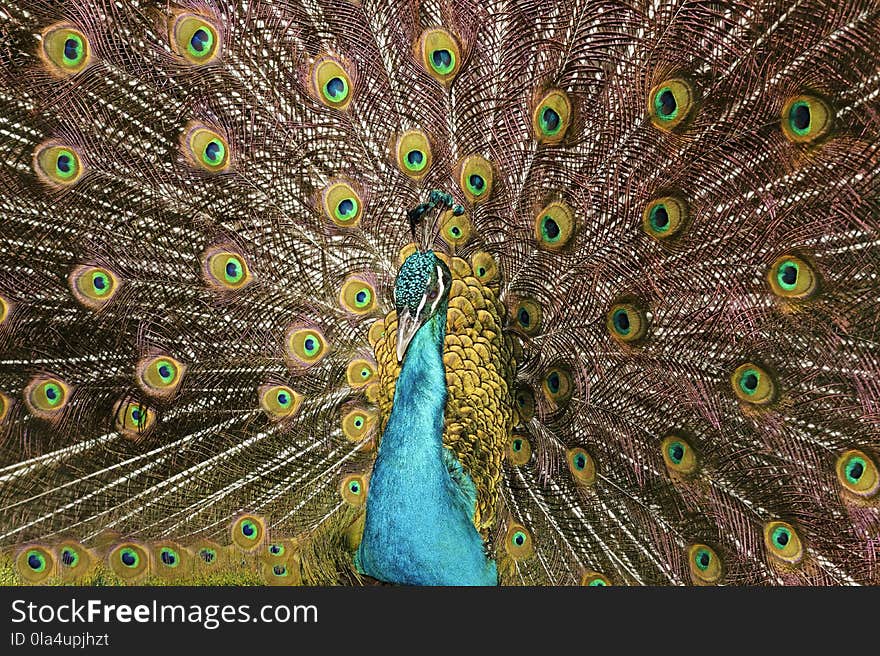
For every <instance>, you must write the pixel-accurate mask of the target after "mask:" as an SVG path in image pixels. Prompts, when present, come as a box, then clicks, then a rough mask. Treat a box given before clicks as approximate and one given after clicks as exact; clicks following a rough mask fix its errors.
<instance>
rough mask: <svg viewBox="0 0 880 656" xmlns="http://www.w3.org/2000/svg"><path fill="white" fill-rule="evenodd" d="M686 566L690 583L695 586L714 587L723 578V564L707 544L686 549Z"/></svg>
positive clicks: (693, 545)
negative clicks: (689, 574)
mask: <svg viewBox="0 0 880 656" xmlns="http://www.w3.org/2000/svg"><path fill="white" fill-rule="evenodd" d="M688 566H689V567H690V570H691V581H693V583H694V584H696V585H714V584H716V583H718V582H719V581H721V579H722V578H724V563H723V562H722V561H721V558H719V557H718V554H717V553H716V552H715V550H714V549H713V548H712V547H710V546H709V545H707V544H702V543H697V544H692V545H691V546H690V547H688Z"/></svg>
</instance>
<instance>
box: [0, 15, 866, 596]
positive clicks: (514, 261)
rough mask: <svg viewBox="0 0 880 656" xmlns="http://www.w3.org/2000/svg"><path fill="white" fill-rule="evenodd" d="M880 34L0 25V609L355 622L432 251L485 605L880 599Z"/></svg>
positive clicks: (122, 20)
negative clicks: (798, 596)
mask: <svg viewBox="0 0 880 656" xmlns="http://www.w3.org/2000/svg"><path fill="white" fill-rule="evenodd" d="M878 34H880V6H878V4H877V2H876V0H802V1H800V2H777V1H776V0H717V1H716V0H706V1H704V0H699V1H697V0H565V1H561V0H540V1H539V0H481V1H479V2H477V1H476V0H423V1H419V2H413V1H409V0H360V1H358V2H348V1H344V0H314V1H312V2H307V3H301V2H297V1H294V0H281V1H274V0H273V1H271V2H270V1H269V0H247V1H245V0H174V1H172V2H169V1H168V0H130V1H126V2H110V1H109V0H68V1H65V2H61V1H56V0H0V217H2V230H0V546H2V547H4V548H8V549H7V553H8V554H9V555H8V557H7V556H4V557H2V558H0V582H23V583H34V584H43V583H61V582H69V581H76V582H86V583H98V582H137V583H141V582H168V581H172V582H196V583H265V582H268V583H271V584H273V585H276V584H281V585H287V584H299V583H305V584H321V585H323V584H334V583H345V584H350V583H363V582H364V579H363V578H362V577H361V576H360V575H359V574H358V573H357V572H356V570H355V568H354V565H353V563H352V553H353V551H354V549H355V548H356V547H357V545H358V543H359V541H360V534H361V531H362V529H363V507H364V503H363V501H364V499H365V497H366V495H367V494H369V489H370V486H369V480H370V472H371V467H372V462H373V460H374V458H375V454H376V446H377V444H378V441H379V439H380V437H381V428H382V427H383V426H384V425H385V422H386V421H387V416H388V412H389V409H390V404H391V402H392V399H393V392H394V387H395V376H396V374H397V369H396V367H397V363H396V361H395V362H392V361H391V359H392V358H391V355H390V354H393V353H394V350H393V344H392V342H393V341H394V337H393V327H394V326H395V325H396V323H395V321H396V319H395V316H394V315H393V314H392V311H393V309H394V307H393V296H394V295H393V290H394V281H395V275H396V271H397V269H398V267H399V266H400V263H401V261H400V259H399V258H400V256H401V255H406V254H408V253H411V252H413V250H415V249H416V248H421V249H422V250H427V249H429V248H431V249H434V250H435V251H436V252H437V253H438V256H441V257H443V258H445V260H446V261H447V262H448V263H449V266H450V269H451V271H452V273H453V284H452V291H451V296H450V303H449V311H448V314H447V336H446V343H445V347H444V362H445V364H446V368H447V388H448V391H449V402H448V404H447V409H446V417H445V420H446V421H445V428H444V439H445V445H446V446H447V447H448V449H449V453H450V454H451V455H452V456H454V458H455V460H456V461H457V462H458V463H460V464H461V466H462V468H463V471H465V472H466V473H468V474H469V475H470V477H471V479H472V480H473V481H475V482H476V483H477V487H478V490H477V498H478V504H477V511H476V513H475V517H474V521H475V523H476V525H477V526H478V527H479V529H480V531H481V533H482V535H483V536H484V537H485V539H486V544H487V549H488V550H489V553H491V554H492V556H493V557H494V558H496V559H497V562H498V565H499V568H498V569H499V572H500V574H501V582H502V583H504V584H556V585H562V584H566V585H568V584H571V585H574V584H578V583H583V584H585V585H604V584H662V585H716V584H733V585H746V584H802V585H803V584H807V585H837V584H874V585H877V584H880V493H878V490H880V482H878V481H880V474H878V470H880V437H878V436H880V419H878V418H880V382H878V381H880V323H878V316H880V312H878V309H880V307H878V304H880V248H878V245H880V43H878V40H877V35H878ZM432 189H437V190H444V192H446V191H448V192H449V194H450V195H449V198H448V199H447V198H446V197H445V196H444V197H443V200H442V203H441V202H439V199H436V198H435V200H434V202H433V205H432V204H431V202H432V201H431V198H432V196H430V195H429V194H430V193H431V192H430V190H432ZM426 199H427V200H426ZM447 201H448V202H447ZM457 203H460V204H461V205H460V209H461V212H460V213H456V212H457V211H458V209H459V207H454V206H455V204H457ZM412 208H416V209H418V208H422V210H421V211H420V212H418V216H417V217H415V216H414V215H413V214H412V213H411V212H410V210H411V209H412ZM453 209H454V210H455V212H452V211H450V210H453ZM404 217H407V218H404ZM453 217H454V219H453ZM433 223H436V224H437V225H436V226H434V225H433ZM418 224H421V226H419V225H418ZM438 229H439V235H440V237H441V238H440V239H435V237H436V236H437V230H438ZM418 230H421V234H419V233H418ZM386 326H387V327H386ZM374 347H375V348H374ZM273 546H274V547H277V548H276V549H275V551H274V552H273V551H269V549H272V548H273ZM281 547H283V552H280V551H281ZM276 552H279V553H276Z"/></svg>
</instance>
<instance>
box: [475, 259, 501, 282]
mask: <svg viewBox="0 0 880 656" xmlns="http://www.w3.org/2000/svg"><path fill="white" fill-rule="evenodd" d="M471 269H472V270H473V272H474V275H475V276H476V277H477V280H479V281H480V282H481V283H483V284H484V285H491V284H494V283H496V282H498V280H499V272H498V264H497V263H496V262H495V258H494V257H492V255H491V254H490V253H486V252H484V251H478V252H476V253H474V254H473V255H472V256H471Z"/></svg>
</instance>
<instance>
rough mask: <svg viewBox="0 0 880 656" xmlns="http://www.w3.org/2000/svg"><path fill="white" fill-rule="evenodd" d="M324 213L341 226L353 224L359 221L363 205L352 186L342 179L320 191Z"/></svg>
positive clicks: (346, 226)
mask: <svg viewBox="0 0 880 656" xmlns="http://www.w3.org/2000/svg"><path fill="white" fill-rule="evenodd" d="M321 200H322V205H323V208H324V214H325V215H326V216H327V218H329V219H330V220H331V221H332V222H333V223H335V224H336V225H337V226H340V227H342V228H348V227H351V226H354V225H356V224H357V223H358V221H360V218H361V214H362V213H363V205H362V203H361V199H360V197H359V196H358V194H357V193H356V192H355V190H354V188H353V187H352V186H351V185H350V184H349V183H348V182H344V181H337V182H333V183H331V184H329V185H328V186H327V187H326V188H325V189H324V190H323V191H322V192H321Z"/></svg>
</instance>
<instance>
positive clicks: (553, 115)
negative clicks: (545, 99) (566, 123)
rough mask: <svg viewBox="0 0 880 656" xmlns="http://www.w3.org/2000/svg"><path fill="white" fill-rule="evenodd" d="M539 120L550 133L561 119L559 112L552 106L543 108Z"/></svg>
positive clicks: (556, 127) (556, 128) (557, 126)
mask: <svg viewBox="0 0 880 656" xmlns="http://www.w3.org/2000/svg"><path fill="white" fill-rule="evenodd" d="M541 120H542V122H543V127H544V130H545V131H546V132H549V133H551V134H552V133H554V132H556V131H557V130H558V129H559V125H560V123H561V121H562V120H561V118H560V116H559V113H558V112H557V111H556V110H555V109H553V108H552V107H545V108H544V111H543V112H541Z"/></svg>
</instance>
